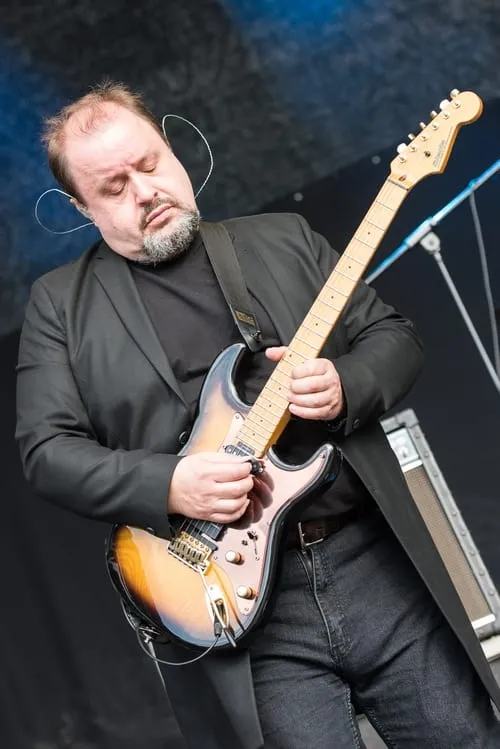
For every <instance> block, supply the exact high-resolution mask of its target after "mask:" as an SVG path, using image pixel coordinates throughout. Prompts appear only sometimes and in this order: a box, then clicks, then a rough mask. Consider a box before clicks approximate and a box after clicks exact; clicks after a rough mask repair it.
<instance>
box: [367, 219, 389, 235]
mask: <svg viewBox="0 0 500 749" xmlns="http://www.w3.org/2000/svg"><path fill="white" fill-rule="evenodd" d="M365 221H366V223H367V224H370V226H374V227H375V228H376V229H379V230H380V231H381V232H385V231H387V227H386V228H385V229H384V228H383V227H382V226H379V225H378V224H376V223H375V222H374V221H370V219H369V218H365Z"/></svg>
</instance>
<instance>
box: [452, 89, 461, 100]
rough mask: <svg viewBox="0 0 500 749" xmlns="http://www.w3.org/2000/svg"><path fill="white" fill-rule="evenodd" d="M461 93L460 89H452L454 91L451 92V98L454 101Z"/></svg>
mask: <svg viewBox="0 0 500 749" xmlns="http://www.w3.org/2000/svg"><path fill="white" fill-rule="evenodd" d="M459 93H460V91H459V90H458V88H454V89H452V91H450V96H451V98H452V99H455V98H456V97H457V96H458V95H459Z"/></svg>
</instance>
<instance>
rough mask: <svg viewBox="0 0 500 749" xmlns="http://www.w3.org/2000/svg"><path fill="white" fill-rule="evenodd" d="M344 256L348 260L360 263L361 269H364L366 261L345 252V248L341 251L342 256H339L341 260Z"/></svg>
mask: <svg viewBox="0 0 500 749" xmlns="http://www.w3.org/2000/svg"><path fill="white" fill-rule="evenodd" d="M349 246H350V245H349ZM344 258H349V260H352V261H353V262H354V263H357V264H358V265H362V266H363V270H364V269H365V267H366V263H364V262H363V261H362V260H360V259H359V258H357V257H354V255H351V254H350V253H348V252H347V250H346V251H345V252H343V253H342V257H341V260H343V259H344ZM339 262H340V260H339Z"/></svg>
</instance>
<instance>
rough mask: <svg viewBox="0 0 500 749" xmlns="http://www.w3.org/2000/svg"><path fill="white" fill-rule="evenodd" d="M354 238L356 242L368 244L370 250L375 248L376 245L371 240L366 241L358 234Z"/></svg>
mask: <svg viewBox="0 0 500 749" xmlns="http://www.w3.org/2000/svg"><path fill="white" fill-rule="evenodd" d="M354 239H355V240H356V242H361V244H364V245H366V247H369V248H370V250H373V249H374V248H375V245H373V244H370V243H369V242H365V240H364V239H360V237H358V236H355V237H354Z"/></svg>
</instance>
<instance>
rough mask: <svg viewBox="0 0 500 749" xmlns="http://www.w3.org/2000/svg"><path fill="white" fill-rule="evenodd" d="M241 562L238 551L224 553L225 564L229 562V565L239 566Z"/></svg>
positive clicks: (241, 558)
mask: <svg viewBox="0 0 500 749" xmlns="http://www.w3.org/2000/svg"><path fill="white" fill-rule="evenodd" d="M242 561H243V556H242V555H241V554H240V552H239V551H226V562H230V563H231V564H241V563H242Z"/></svg>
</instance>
